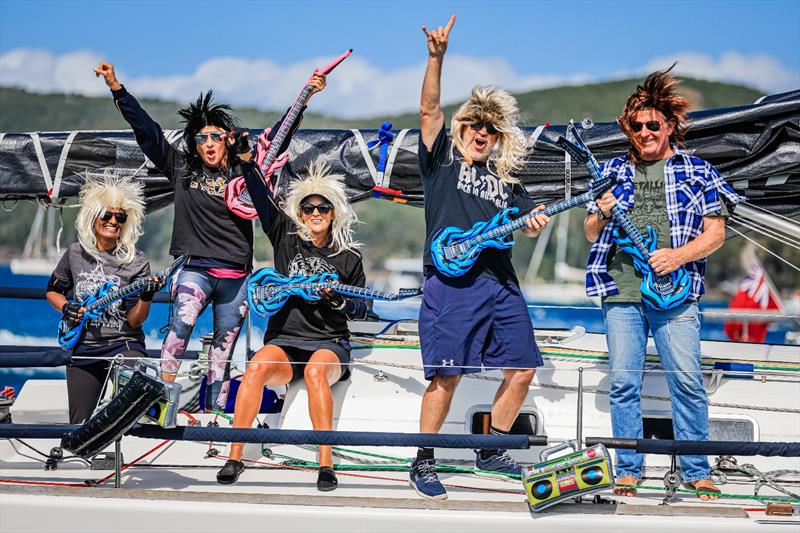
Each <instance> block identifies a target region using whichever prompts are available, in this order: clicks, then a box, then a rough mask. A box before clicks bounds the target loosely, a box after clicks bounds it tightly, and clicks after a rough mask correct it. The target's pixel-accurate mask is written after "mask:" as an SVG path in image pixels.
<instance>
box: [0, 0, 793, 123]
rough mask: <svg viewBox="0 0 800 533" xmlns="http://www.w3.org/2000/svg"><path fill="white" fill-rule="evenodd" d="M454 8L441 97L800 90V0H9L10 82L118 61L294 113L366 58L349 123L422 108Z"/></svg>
mask: <svg viewBox="0 0 800 533" xmlns="http://www.w3.org/2000/svg"><path fill="white" fill-rule="evenodd" d="M450 14H455V15H456V17H457V20H456V23H455V26H454V28H453V30H452V32H451V34H450V45H449V48H448V51H447V56H446V58H445V63H444V71H443V75H442V99H443V101H444V102H455V101H458V100H459V99H462V98H464V97H465V96H466V95H467V94H468V93H469V91H470V89H471V88H472V86H474V85H477V84H494V85H499V86H502V87H505V88H507V89H509V90H511V91H514V92H521V91H525V90H531V89H538V88H544V87H553V86H559V85H564V84H575V83H587V82H592V81H603V80H612V79H619V78H626V77H643V75H645V74H646V73H648V72H651V71H653V70H656V69H659V68H664V67H667V66H669V65H671V64H672V63H673V62H674V61H676V60H677V61H678V62H679V63H678V67H677V70H676V71H677V72H678V73H680V74H684V75H690V76H694V77H699V78H704V79H711V80H721V81H730V82H735V83H740V84H744V85H747V86H750V87H755V88H757V89H760V90H762V91H764V92H767V93H774V92H782V91H787V90H792V89H798V88H800V0H787V1H752V2H748V1H734V0H727V1H693V2H688V1H680V0H672V1H670V2H659V1H651V2H646V1H644V0H640V1H633V2H627V1H614V2H612V1H607V2H604V1H561V2H546V1H541V2H525V1H515V2H507V1H494V2H492V1H489V0H484V1H481V2H434V1H430V2H416V1H394V2H370V1H360V2H353V1H347V2H346V1H330V2H320V1H314V2H311V1H309V2H303V1H296V2H277V1H275V2H256V1H249V2H242V1H228V2H223V1H221V0H215V1H206V0H195V1H192V2H184V1H165V0H162V1H147V0H139V1H136V2H129V1H113V2H112V1H102V2H101V1H58V2H54V1H35V0H26V1H24V2H21V1H17V0H0V85H2V86H15V87H23V88H25V89H28V90H31V91H34V92H69V93H76V94H83V95H91V96H100V95H105V94H107V89H106V87H105V85H104V84H103V82H102V80H98V79H96V78H95V77H94V75H93V73H92V68H93V67H94V66H95V65H96V64H97V63H98V62H99V61H101V60H106V61H110V62H112V63H114V65H115V68H116V70H117V75H118V78H119V79H120V81H121V82H122V83H123V84H125V86H126V87H127V88H128V89H129V90H130V91H131V92H132V93H133V94H134V95H136V96H148V97H158V98H163V99H169V100H178V101H188V100H189V99H193V98H195V97H196V96H197V94H198V93H199V92H200V91H201V90H207V89H211V88H213V89H214V90H215V92H216V93H217V94H218V95H219V96H220V98H221V99H222V100H223V101H226V102H229V103H232V104H234V105H250V106H255V107H258V108H262V109H284V108H286V107H287V106H288V105H289V104H290V103H291V101H293V100H294V98H295V97H296V96H297V94H298V93H299V91H300V89H301V88H302V86H303V83H304V82H305V81H306V79H307V78H308V77H309V76H310V74H311V72H312V71H313V70H314V68H315V67H318V66H322V65H324V64H325V63H327V62H328V61H329V60H330V59H332V58H333V57H335V56H337V55H339V54H340V53H341V52H343V51H344V50H345V49H348V48H353V49H354V52H353V55H352V56H351V57H350V58H349V59H347V60H346V61H345V62H344V63H343V64H342V65H341V66H340V67H339V68H337V70H335V71H334V72H333V73H332V74H331V75H330V76H329V81H328V88H327V89H326V91H325V92H324V93H323V94H321V95H319V96H317V97H315V99H314V101H313V102H312V107H313V108H314V110H315V111H318V112H321V113H324V114H327V115H332V116H338V117H343V118H353V117H379V116H380V115H381V114H386V115H389V114H394V113H398V112H405V111H414V110H415V109H417V106H418V102H419V89H420V84H421V81H422V76H423V73H424V68H425V63H426V59H427V51H426V43H425V36H424V34H423V33H422V31H421V27H422V25H423V24H424V25H428V26H429V27H431V26H438V25H444V24H445V23H446V22H447V19H448V18H449V16H450Z"/></svg>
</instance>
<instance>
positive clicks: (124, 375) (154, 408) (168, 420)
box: [114, 359, 181, 428]
mask: <svg viewBox="0 0 800 533" xmlns="http://www.w3.org/2000/svg"><path fill="white" fill-rule="evenodd" d="M137 370H138V371H139V372H141V373H143V374H145V375H147V376H149V377H151V378H153V379H156V380H158V382H159V383H161V384H162V385H164V394H163V395H162V396H161V398H159V399H158V400H157V401H156V403H154V404H153V405H151V406H150V408H149V409H148V410H147V412H146V413H145V414H144V418H147V419H148V420H151V421H153V422H155V423H156V424H158V425H159V426H161V427H164V428H174V427H175V426H177V425H178V401H179V400H180V397H181V385H180V383H173V382H170V381H164V380H162V379H161V376H160V370H159V367H158V364H156V363H154V362H152V361H148V360H147V359H137V360H136V361H134V363H133V367H127V366H123V367H119V369H118V370H117V372H118V373H119V390H122V388H123V387H125V385H126V384H127V383H128V381H129V380H130V379H131V376H133V373H134V372H135V371H137ZM117 392H118V391H117V390H114V394H115V395H116V394H117Z"/></svg>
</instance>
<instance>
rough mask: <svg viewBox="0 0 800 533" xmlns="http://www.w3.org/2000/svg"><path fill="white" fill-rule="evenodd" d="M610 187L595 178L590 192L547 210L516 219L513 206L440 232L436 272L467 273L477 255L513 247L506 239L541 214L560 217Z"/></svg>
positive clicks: (436, 243) (433, 252)
mask: <svg viewBox="0 0 800 533" xmlns="http://www.w3.org/2000/svg"><path fill="white" fill-rule="evenodd" d="M610 186H611V180H610V179H608V178H603V177H602V176H601V177H599V178H597V179H592V180H591V181H590V182H589V190H588V191H586V192H585V193H583V194H581V195H579V196H575V197H573V198H567V199H565V200H561V201H560V202H557V203H555V204H553V205H551V206H548V207H547V208H545V210H544V211H536V212H533V213H527V214H525V215H523V216H521V217H519V218H517V219H515V220H513V221H512V220H510V217H511V216H513V215H516V214H517V213H518V212H519V209H518V208H516V207H511V208H508V209H504V210H502V211H500V212H499V213H497V214H496V215H495V216H494V217H493V218H492V219H491V220H488V221H482V222H478V223H476V224H475V225H474V226H472V227H471V228H470V229H468V230H466V231H464V230H462V229H459V228H456V227H452V226H451V227H449V228H444V229H442V230H440V231H439V232H438V233H437V234H436V236H435V237H434V238H433V241H432V242H431V257H432V258H433V264H434V265H435V266H436V270H438V271H439V272H441V273H442V274H444V275H445V276H448V277H451V278H456V277H459V276H463V275H464V274H466V273H467V272H468V271H469V269H471V268H472V265H474V264H475V261H477V260H478V255H479V254H480V253H481V251H483V250H485V249H486V248H498V249H501V250H503V249H506V248H510V247H512V246H513V245H514V240H513V239H508V240H507V239H506V237H507V236H509V235H511V234H512V233H514V232H515V231H517V230H520V229H523V228H524V227H525V226H526V222H527V221H528V219H530V218H533V217H534V216H536V215H538V214H544V215H547V216H553V215H557V214H558V213H561V212H563V211H566V210H567V209H571V208H573V207H577V206H579V205H583V204H586V203H588V202H590V201H592V200H595V199H596V198H598V197H600V195H601V194H603V193H604V192H605V191H606V189H608V188H609V187H610Z"/></svg>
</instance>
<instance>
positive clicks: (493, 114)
mask: <svg viewBox="0 0 800 533" xmlns="http://www.w3.org/2000/svg"><path fill="white" fill-rule="evenodd" d="M519 119H520V117H519V108H518V107H517V100H516V99H515V98H514V97H513V96H511V95H510V94H509V93H508V92H506V91H504V90H503V89H499V88H497V87H492V86H484V87H481V86H476V87H475V88H473V89H472V94H471V95H470V97H469V98H468V99H467V101H466V102H464V103H463V104H461V107H459V108H458V110H457V111H456V112H455V114H454V115H453V119H452V120H451V122H450V135H451V136H452V138H453V145H454V146H455V147H456V148H458V150H459V151H460V152H461V153H462V154H464V153H466V150H465V148H464V146H465V145H464V128H466V127H467V126H468V125H469V124H473V123H480V122H489V123H491V124H492V126H494V128H495V129H496V130H497V133H498V138H497V144H496V145H495V146H494V148H493V149H492V153H491V155H490V156H489V160H488V161H487V168H488V169H489V170H490V171H491V172H492V173H494V174H496V175H497V177H499V178H500V179H501V180H503V181H505V182H507V183H519V179H517V178H515V177H514V176H513V173H514V172H517V171H519V170H520V169H521V168H522V165H523V163H524V161H525V154H526V153H527V151H528V148H527V145H526V142H525V134H524V133H523V131H522V130H521V129H520V128H519V126H518V125H517V123H518V122H519Z"/></svg>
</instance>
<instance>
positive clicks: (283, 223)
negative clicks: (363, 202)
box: [217, 154, 367, 491]
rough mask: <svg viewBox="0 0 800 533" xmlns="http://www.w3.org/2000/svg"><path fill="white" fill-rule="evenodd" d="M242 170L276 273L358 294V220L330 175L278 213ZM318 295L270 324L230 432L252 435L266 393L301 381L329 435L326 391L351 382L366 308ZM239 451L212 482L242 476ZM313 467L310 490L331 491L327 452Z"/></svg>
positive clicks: (315, 418)
mask: <svg viewBox="0 0 800 533" xmlns="http://www.w3.org/2000/svg"><path fill="white" fill-rule="evenodd" d="M246 157H249V154H247V155H246ZM242 170H243V172H244V176H245V179H246V181H247V188H248V190H249V191H250V195H251V197H252V199H253V203H254V204H255V206H256V209H257V210H258V215H259V219H260V220H261V225H262V227H263V229H264V231H265V232H266V234H267V236H268V237H269V240H270V242H271V243H272V246H273V248H274V251H275V269H276V270H277V271H278V272H280V273H281V274H283V275H286V276H310V275H312V274H317V273H322V272H330V273H336V274H338V276H339V281H340V282H341V283H345V284H348V285H357V286H361V287H363V286H364V284H365V282H366V279H365V276H364V269H363V266H362V263H361V254H360V253H359V252H358V251H357V250H356V247H357V246H358V244H357V243H356V242H354V240H353V235H352V233H353V230H352V225H353V224H354V223H355V222H357V218H356V215H355V213H354V212H353V210H352V208H351V207H350V204H349V203H348V202H347V197H346V195H345V190H344V185H343V181H344V177H343V176H340V175H334V174H329V168H328V167H327V166H326V165H324V164H322V163H319V162H317V163H312V164H311V165H310V166H309V168H308V177H307V178H306V179H304V180H302V181H297V182H295V183H294V184H293V185H292V186H291V188H290V190H289V193H288V195H287V196H286V199H285V200H284V201H283V202H282V203H281V204H280V208H279V207H278V206H277V205H276V204H275V199H274V198H273V197H272V196H271V194H270V193H269V192H268V191H267V188H266V186H265V185H264V182H263V181H262V180H261V179H260V177H258V175H257V174H256V173H255V170H254V166H253V164H252V163H250V162H247V163H243V164H242ZM321 295H322V297H323V300H322V301H320V302H309V301H305V300H303V299H301V298H297V297H292V298H290V299H289V300H288V301H287V302H286V304H285V305H284V306H283V307H282V308H281V310H280V311H278V313H277V314H275V315H273V316H272V317H270V319H269V322H268V325H267V331H266V333H265V334H264V347H263V348H261V349H260V350H259V351H258V352H257V353H256V354H255V356H254V357H253V359H252V360H251V361H250V363H249V364H248V365H247V370H246V372H245V375H244V378H243V380H242V385H241V386H240V387H239V391H238V394H237V397H236V409H235V412H234V419H233V427H235V428H249V427H251V424H252V423H253V420H254V419H255V417H256V414H257V413H258V409H259V407H260V405H261V398H262V394H263V391H264V387H265V386H270V387H274V386H278V385H286V384H288V383H291V382H293V381H296V380H299V379H304V380H305V384H306V388H307V389H308V410H309V414H310V416H311V423H312V425H313V427H314V429H317V430H330V429H332V426H333V396H332V394H331V385H333V384H334V383H336V382H338V381H341V380H343V379H348V378H349V375H350V371H349V369H348V364H349V362H350V344H349V342H348V339H349V337H350V333H349V331H348V329H347V320H348V319H357V318H364V317H366V313H367V307H366V304H365V302H364V300H361V299H357V298H352V299H351V298H344V297H342V296H341V295H339V294H337V293H335V292H333V291H331V290H329V289H327V290H325V291H323V292H322V293H321ZM243 446H244V445H243V444H241V443H233V444H232V445H231V450H230V453H229V457H230V459H229V460H228V461H227V462H226V463H225V465H224V466H223V467H222V469H221V470H220V471H219V473H218V474H217V481H218V482H220V483H225V484H227V483H234V482H235V481H236V480H237V479H238V477H239V474H241V472H242V471H243V470H244V464H243V463H242V462H241V458H242V449H243ZM319 464H320V470H319V477H318V479H317V488H318V489H319V490H323V491H329V490H333V489H335V488H336V486H337V480H336V475H335V473H334V471H333V468H332V466H333V461H332V457H331V447H330V446H320V447H319Z"/></svg>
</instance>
